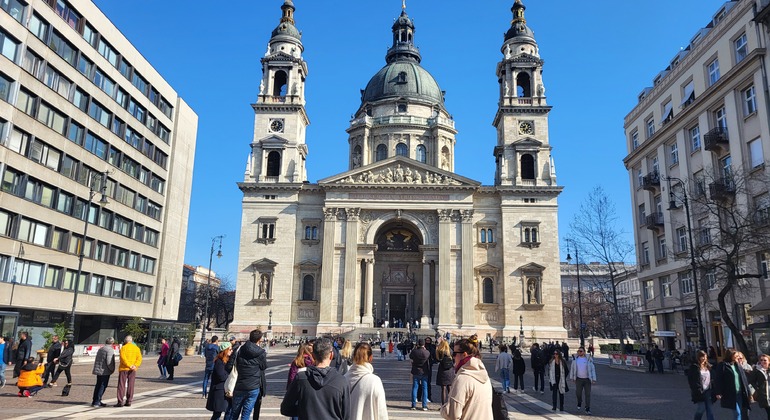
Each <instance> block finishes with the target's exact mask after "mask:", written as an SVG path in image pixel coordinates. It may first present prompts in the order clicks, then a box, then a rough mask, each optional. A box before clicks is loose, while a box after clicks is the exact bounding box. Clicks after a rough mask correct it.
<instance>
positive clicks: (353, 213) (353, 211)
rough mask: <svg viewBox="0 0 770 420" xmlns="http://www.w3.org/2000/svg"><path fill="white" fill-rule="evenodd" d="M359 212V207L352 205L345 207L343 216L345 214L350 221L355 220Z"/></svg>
mask: <svg viewBox="0 0 770 420" xmlns="http://www.w3.org/2000/svg"><path fill="white" fill-rule="evenodd" d="M360 214H361V208H360V207H354V208H349V209H345V216H347V218H348V220H350V221H357V220H358V216H359V215H360Z"/></svg>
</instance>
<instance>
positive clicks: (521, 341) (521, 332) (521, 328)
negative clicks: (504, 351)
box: [519, 315, 524, 347]
mask: <svg viewBox="0 0 770 420" xmlns="http://www.w3.org/2000/svg"><path fill="white" fill-rule="evenodd" d="M523 345H524V316H523V315H519V347H521V346H523Z"/></svg>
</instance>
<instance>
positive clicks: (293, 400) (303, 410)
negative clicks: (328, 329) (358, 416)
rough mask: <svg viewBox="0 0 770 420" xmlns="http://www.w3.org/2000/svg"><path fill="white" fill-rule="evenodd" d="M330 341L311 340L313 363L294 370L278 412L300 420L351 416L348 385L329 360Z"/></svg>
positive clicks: (323, 339)
mask: <svg viewBox="0 0 770 420" xmlns="http://www.w3.org/2000/svg"><path fill="white" fill-rule="evenodd" d="M332 357H333V352H332V341H331V340H330V339H328V338H320V339H318V340H316V342H315V343H314V344H313V359H314V360H315V362H316V365H315V366H309V367H308V368H307V370H305V371H304V372H300V373H298V374H297V379H296V380H295V381H294V382H292V383H291V385H289V389H288V390H287V391H286V394H285V395H284V397H283V401H281V415H284V416H288V417H297V418H299V419H300V420H314V419H324V420H335V419H337V420H343V419H349V418H350V417H351V416H350V385H349V384H348V381H347V380H346V379H345V377H344V376H342V375H340V374H339V372H338V371H337V369H336V368H334V367H331V364H332Z"/></svg>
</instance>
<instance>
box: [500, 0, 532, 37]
mask: <svg viewBox="0 0 770 420" xmlns="http://www.w3.org/2000/svg"><path fill="white" fill-rule="evenodd" d="M526 9H527V7H526V6H524V3H522V2H521V0H516V2H514V3H513V7H511V11H512V12H513V20H511V29H509V30H508V32H506V33H505V42H506V43H508V41H509V40H511V41H512V42H531V43H534V42H535V34H534V32H532V30H531V29H529V27H528V26H527V19H525V18H524V10H526Z"/></svg>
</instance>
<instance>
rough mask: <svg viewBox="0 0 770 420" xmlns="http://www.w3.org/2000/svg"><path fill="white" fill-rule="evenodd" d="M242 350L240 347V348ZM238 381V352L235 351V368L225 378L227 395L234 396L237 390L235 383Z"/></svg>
mask: <svg viewBox="0 0 770 420" xmlns="http://www.w3.org/2000/svg"><path fill="white" fill-rule="evenodd" d="M238 350H239V351H240V348H238ZM236 382H238V352H237V351H236V352H235V361H234V362H233V370H231V371H230V374H229V375H227V379H226V380H225V397H232V396H233V392H234V391H235V383H236Z"/></svg>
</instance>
